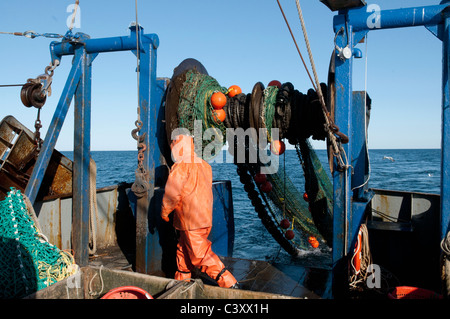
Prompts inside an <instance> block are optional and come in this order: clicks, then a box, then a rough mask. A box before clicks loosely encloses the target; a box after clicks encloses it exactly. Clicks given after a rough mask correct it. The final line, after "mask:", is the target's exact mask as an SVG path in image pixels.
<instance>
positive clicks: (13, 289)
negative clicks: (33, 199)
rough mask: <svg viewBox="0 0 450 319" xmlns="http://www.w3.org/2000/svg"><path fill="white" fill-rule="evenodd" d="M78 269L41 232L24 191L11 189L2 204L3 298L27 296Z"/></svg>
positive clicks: (0, 262)
mask: <svg viewBox="0 0 450 319" xmlns="http://www.w3.org/2000/svg"><path fill="white" fill-rule="evenodd" d="M77 270H78V266H77V265H76V264H75V261H74V258H73V256H72V255H71V254H69V253H67V252H65V251H62V250H60V249H58V248H57V247H56V246H54V245H52V244H50V243H49V242H48V241H47V240H46V238H45V236H43V235H42V234H41V233H40V230H39V229H38V227H37V226H36V222H35V220H34V218H32V217H31V216H30V213H29V211H28V209H27V205H26V203H25V200H24V197H23V195H22V194H21V192H20V190H16V189H14V188H11V191H10V192H8V194H7V197H6V198H5V199H4V200H3V201H1V202H0V299H6V298H21V297H25V296H27V295H29V294H31V293H33V292H36V291H38V290H40V289H43V288H45V287H48V286H50V285H51V284H54V283H56V282H57V281H60V280H62V279H64V278H66V277H68V276H70V275H72V274H75V273H76V272H77Z"/></svg>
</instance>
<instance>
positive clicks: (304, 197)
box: [303, 193, 309, 202]
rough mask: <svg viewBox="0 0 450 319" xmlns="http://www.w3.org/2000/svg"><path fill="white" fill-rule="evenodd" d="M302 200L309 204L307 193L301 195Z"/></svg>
mask: <svg viewBox="0 0 450 319" xmlns="http://www.w3.org/2000/svg"><path fill="white" fill-rule="evenodd" d="M303 199H304V200H305V202H309V198H308V193H303Z"/></svg>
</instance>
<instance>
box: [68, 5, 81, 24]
mask: <svg viewBox="0 0 450 319" xmlns="http://www.w3.org/2000/svg"><path fill="white" fill-rule="evenodd" d="M79 4H80V0H75V8H74V10H73V14H72V22H71V23H70V27H69V30H70V31H72V29H73V27H74V24H75V17H76V15H77V11H78V6H79Z"/></svg>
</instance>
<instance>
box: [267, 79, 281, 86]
mask: <svg viewBox="0 0 450 319" xmlns="http://www.w3.org/2000/svg"><path fill="white" fill-rule="evenodd" d="M268 86H276V87H278V88H281V82H280V81H277V80H273V81H270V82H269V85H268Z"/></svg>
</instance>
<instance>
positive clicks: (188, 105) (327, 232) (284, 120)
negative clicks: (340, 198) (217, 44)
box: [177, 69, 333, 255]
mask: <svg viewBox="0 0 450 319" xmlns="http://www.w3.org/2000/svg"><path fill="white" fill-rule="evenodd" d="M255 87H257V86H255ZM257 89H259V91H258V90H256V91H255V89H254V92H253V93H252V94H249V95H247V96H246V97H245V96H244V95H243V94H240V95H239V96H236V97H233V98H230V97H228V102H227V105H226V106H225V107H224V109H226V114H227V119H226V120H225V121H224V122H220V121H217V120H215V119H214V117H213V111H214V109H213V107H212V105H211V102H210V98H211V95H212V94H213V93H214V92H216V91H219V92H222V93H226V92H227V89H226V88H224V87H222V86H221V85H220V84H219V83H218V82H217V81H216V80H215V79H214V78H212V77H210V76H209V75H206V74H203V73H200V72H198V71H197V70H196V69H190V70H187V71H186V73H185V80H184V83H183V84H182V87H181V89H180V95H179V103H178V106H177V117H178V125H179V127H183V128H187V129H188V130H189V131H190V132H195V130H196V129H197V130H198V129H199V127H198V123H199V122H200V123H202V125H201V130H202V131H201V132H198V131H197V132H196V134H197V133H198V134H200V135H198V136H201V137H203V136H204V135H203V134H204V133H205V131H206V130H208V129H213V130H215V132H217V135H216V136H215V139H214V140H213V141H212V142H211V140H208V139H207V138H202V143H196V153H197V155H198V156H200V157H202V158H203V159H204V160H207V161H208V160H210V159H212V158H213V157H214V156H217V155H218V154H219V152H218V151H220V150H221V149H222V146H223V145H224V143H225V140H226V138H225V136H226V129H227V128H234V129H236V128H238V127H242V124H244V123H250V124H252V123H253V126H255V127H254V128H255V129H257V130H258V129H261V128H263V129H266V132H267V142H268V143H271V142H272V140H273V139H274V138H276V137H274V136H272V129H273V128H275V129H279V130H280V135H282V136H287V135H288V131H292V132H300V133H297V136H295V138H291V139H290V142H291V141H294V143H291V144H294V145H295V146H296V149H297V155H298V158H299V161H300V164H301V166H299V168H300V169H302V170H303V173H304V180H305V184H304V187H302V189H301V190H300V189H299V188H298V187H297V185H295V184H294V183H293V182H292V180H291V179H290V177H289V176H288V174H287V173H286V171H285V170H284V169H278V170H277V171H276V172H274V173H272V174H268V175H267V180H268V181H269V182H270V183H271V184H272V190H271V191H270V192H268V193H266V192H263V191H262V190H261V185H258V184H257V183H256V182H255V181H254V180H253V178H254V176H255V175H256V174H257V173H258V172H259V171H260V169H261V167H263V166H264V165H270V164H271V163H270V162H269V163H267V164H262V163H261V162H260V161H259V157H258V162H257V163H248V162H246V163H243V164H242V163H240V164H238V163H236V164H237V165H238V174H239V175H240V179H241V182H242V183H243V184H244V189H245V190H246V192H247V193H248V196H249V198H250V200H251V201H252V204H253V206H254V207H255V209H256V211H257V212H258V216H259V217H260V218H261V219H262V221H263V224H264V225H265V227H266V228H267V229H268V230H269V232H270V233H271V234H272V236H273V237H274V238H275V239H276V240H277V241H278V242H279V243H280V244H281V245H282V246H283V247H284V248H285V249H286V250H287V251H288V252H289V253H290V254H292V255H296V254H298V251H299V250H300V249H304V250H305V249H310V248H311V244H310V243H309V242H308V239H309V237H310V236H313V237H315V238H316V239H317V240H318V241H319V243H320V244H321V245H322V246H326V245H328V246H331V240H332V236H331V234H332V213H331V212H332V201H331V199H332V192H333V190H332V185H331V181H330V178H329V176H328V175H327V174H326V172H325V170H324V168H323V166H322V163H321V162H320V160H319V159H318V157H317V155H316V153H315V151H314V149H313V148H312V146H311V145H310V143H309V142H308V140H307V139H306V138H304V136H305V135H310V136H311V135H314V134H315V135H318V134H317V133H316V132H318V133H319V134H323V133H322V132H320V129H317V127H323V125H322V124H321V123H320V116H322V117H323V115H321V109H319V108H317V107H316V105H315V104H314V103H316V99H317V96H316V95H315V94H313V93H315V92H308V95H303V94H301V93H299V92H298V91H295V92H294V90H293V86H292V85H291V84H290V83H289V85H287V86H284V87H283V86H282V87H281V88H278V87H276V86H269V87H267V88H265V89H264V88H263V87H262V85H260V84H259V86H258V87H257ZM255 92H257V93H258V94H255ZM283 94H284V95H283ZM289 95H292V96H293V97H292V98H291V99H292V100H294V99H295V101H300V102H297V103H296V104H298V106H297V108H294V103H292V105H290V104H289V107H283V106H280V105H281V104H282V103H280V100H281V99H284V101H285V102H284V103H289V102H286V101H288V100H289ZM280 97H281V98H280ZM252 99H253V101H252ZM317 114H318V115H319V116H317ZM252 116H253V118H251V117H252ZM291 116H292V117H294V116H296V117H297V118H298V119H299V121H298V123H300V126H303V128H299V127H295V125H297V126H299V125H298V123H295V124H293V125H292V123H290V117H291ZM318 118H319V122H318V121H317V119H318ZM294 122H295V121H294ZM195 123H197V128H196V124H195ZM302 123H303V124H305V125H302ZM290 124H291V126H292V127H291V128H289V125H290ZM316 124H317V125H316ZM244 125H246V124H244ZM246 128H247V127H244V129H246ZM309 132H314V133H309ZM194 135H195V134H194ZM194 142H195V141H194ZM211 143H212V144H213V145H214V147H215V150H216V151H215V152H213V153H211V152H205V148H206V147H207V145H208V144H209V145H211ZM246 143H248V141H247V142H246ZM255 144H256V143H255ZM229 147H232V146H231V145H229ZM246 147H247V148H248V147H249V145H247V146H246ZM253 147H255V146H254V145H253ZM267 153H268V154H269V155H270V150H267ZM235 162H236V159H235ZM305 192H306V193H307V194H308V201H306V200H305V199H304V196H303V194H304V193H305ZM282 220H288V221H289V227H288V228H286V227H281V226H280V224H281V221H282ZM289 230H290V231H293V232H294V238H287V236H285V235H286V232H287V231H289Z"/></svg>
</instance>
